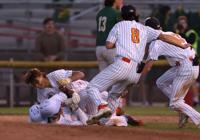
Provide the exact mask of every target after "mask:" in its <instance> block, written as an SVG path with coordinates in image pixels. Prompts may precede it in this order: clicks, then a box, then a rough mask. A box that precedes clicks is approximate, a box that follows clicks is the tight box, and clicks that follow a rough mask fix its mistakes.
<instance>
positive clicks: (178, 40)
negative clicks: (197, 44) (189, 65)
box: [158, 32, 191, 49]
mask: <svg viewBox="0 0 200 140" xmlns="http://www.w3.org/2000/svg"><path fill="white" fill-rule="evenodd" d="M158 39H160V40H162V41H164V42H167V43H170V44H172V45H175V46H178V47H180V48H183V49H185V48H188V47H191V44H189V43H187V41H186V40H185V39H183V38H182V37H181V36H180V35H178V34H175V33H172V32H162V33H161V34H160V35H159V36H158Z"/></svg>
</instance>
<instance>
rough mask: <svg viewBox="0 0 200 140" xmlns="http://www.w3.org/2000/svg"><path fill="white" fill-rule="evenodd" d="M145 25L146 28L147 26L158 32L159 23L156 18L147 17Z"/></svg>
mask: <svg viewBox="0 0 200 140" xmlns="http://www.w3.org/2000/svg"><path fill="white" fill-rule="evenodd" d="M145 25H146V26H149V27H151V28H153V29H156V30H159V29H160V28H161V27H160V22H159V20H158V19H157V18H155V17H148V18H146V19H145Z"/></svg>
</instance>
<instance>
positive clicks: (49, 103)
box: [40, 98, 61, 117]
mask: <svg viewBox="0 0 200 140" xmlns="http://www.w3.org/2000/svg"><path fill="white" fill-rule="evenodd" d="M60 107H61V101H60V100H57V99H54V98H50V99H47V100H45V101H43V102H42V103H41V104H40V111H41V114H42V116H43V117H52V116H53V115H55V114H57V113H58V112H59V110H60Z"/></svg>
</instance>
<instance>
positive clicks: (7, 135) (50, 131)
mask: <svg viewBox="0 0 200 140" xmlns="http://www.w3.org/2000/svg"><path fill="white" fill-rule="evenodd" d="M138 118H140V119H143V120H145V122H150V121H151V122H164V121H166V120H167V121H170V122H177V118H176V117H173V116H167V117H166V116H165V117H164V118H163V117H160V116H143V117H138ZM27 120H28V118H27V116H0V138H1V140H36V139H37V140H90V139H91V140H112V139H114V140H133V139H135V140H161V139H162V140H177V139H178V140H181V139H184V140H185V139H187V140H195V139H196V140H197V139H199V138H200V134H198V133H189V132H178V131H177V132H172V131H170V132H169V131H154V130H147V129H145V128H143V127H127V128H124V127H102V126H81V127H80V126H78V127H69V126H63V125H41V124H29V123H27Z"/></svg>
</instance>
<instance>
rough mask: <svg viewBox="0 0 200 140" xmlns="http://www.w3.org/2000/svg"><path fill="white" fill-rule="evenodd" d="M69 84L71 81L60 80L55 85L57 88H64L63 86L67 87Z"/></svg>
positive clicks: (67, 79)
mask: <svg viewBox="0 0 200 140" xmlns="http://www.w3.org/2000/svg"><path fill="white" fill-rule="evenodd" d="M70 82H71V79H70V78H65V79H60V80H58V81H57V84H58V85H59V86H65V85H68V84H69V83H70Z"/></svg>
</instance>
